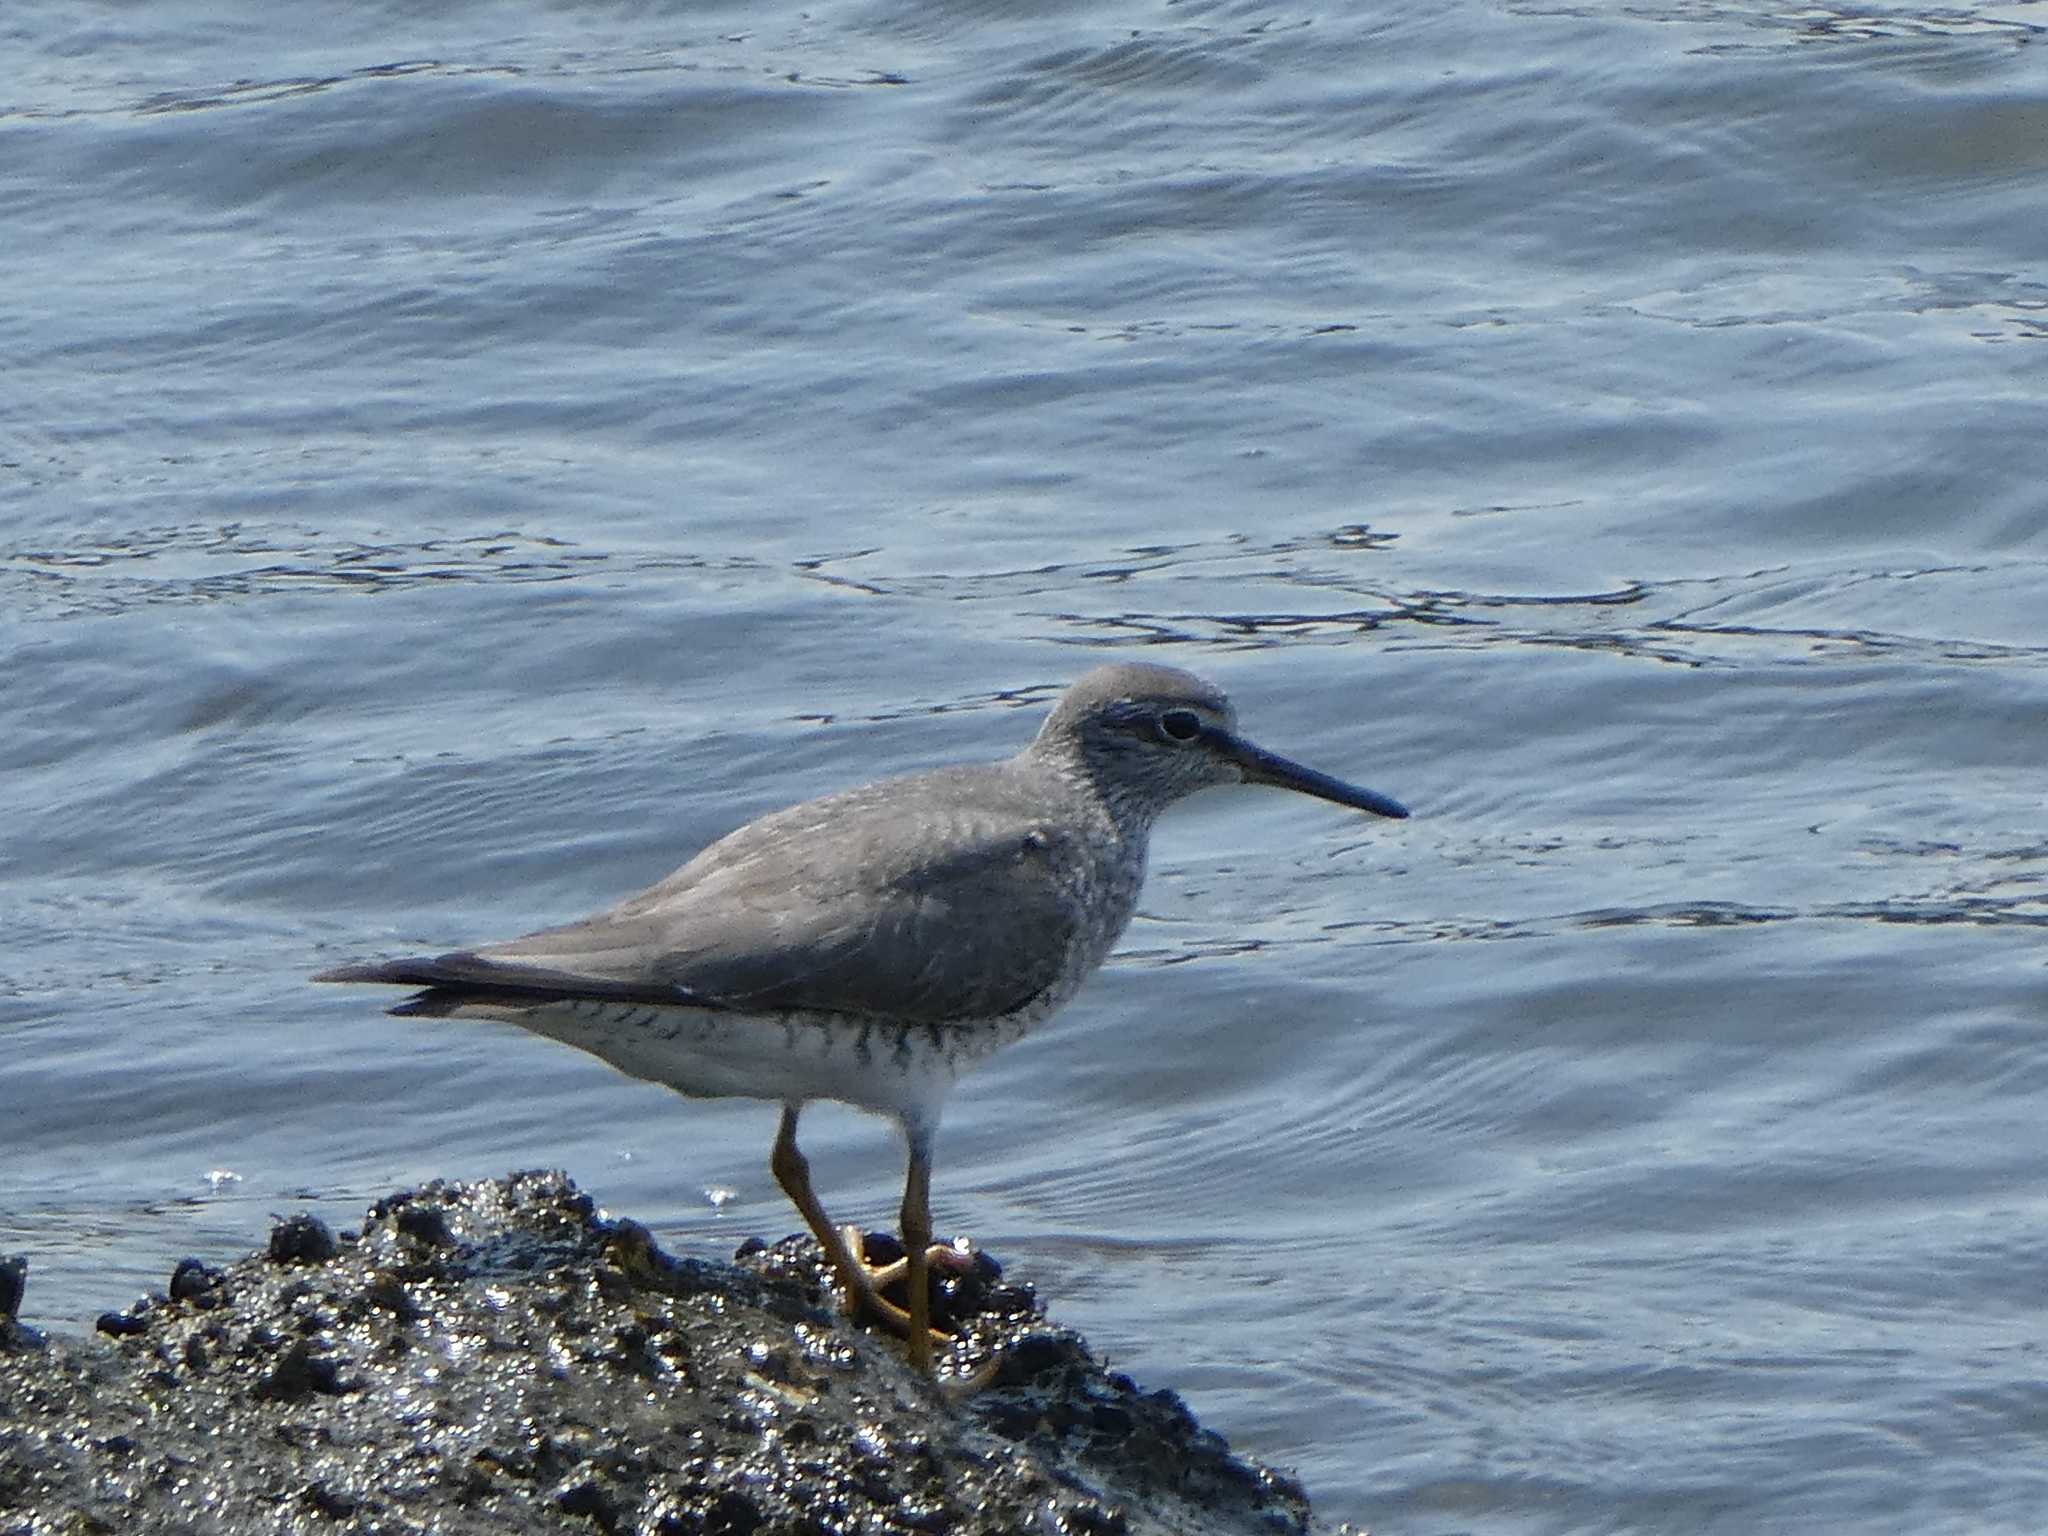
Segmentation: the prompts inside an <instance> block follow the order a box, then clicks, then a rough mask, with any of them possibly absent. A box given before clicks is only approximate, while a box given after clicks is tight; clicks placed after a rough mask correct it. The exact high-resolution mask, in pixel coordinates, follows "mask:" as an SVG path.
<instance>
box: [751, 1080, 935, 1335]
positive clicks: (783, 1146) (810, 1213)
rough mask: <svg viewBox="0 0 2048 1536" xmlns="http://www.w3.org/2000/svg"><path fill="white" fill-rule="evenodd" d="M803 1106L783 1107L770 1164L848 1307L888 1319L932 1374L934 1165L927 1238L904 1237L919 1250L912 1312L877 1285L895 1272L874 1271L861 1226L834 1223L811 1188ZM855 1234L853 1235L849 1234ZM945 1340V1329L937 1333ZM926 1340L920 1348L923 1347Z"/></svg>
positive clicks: (925, 1183)
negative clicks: (799, 1135) (929, 1273)
mask: <svg viewBox="0 0 2048 1536" xmlns="http://www.w3.org/2000/svg"><path fill="white" fill-rule="evenodd" d="M798 1107H799V1106H797V1105H795V1104H785V1105H783V1107H782V1124H781V1127H780V1128H779V1129H778V1130H777V1131H776V1133H775V1150H774V1151H773V1152H772V1153H770V1154H769V1158H768V1167H769V1169H770V1170H771V1171H772V1172H773V1173H774V1174H775V1182H776V1183H778V1184H780V1185H781V1186H782V1192H783V1193H784V1194H786V1195H788V1196H789V1200H790V1204H792V1205H794V1206H795V1207H796V1208H797V1210H798V1212H799V1213H800V1214H801V1215H802V1216H803V1218H804V1225H805V1226H807V1227H809V1228H810V1229H811V1236H813V1237H815V1238H816V1239H817V1240H818V1246H819V1247H821V1248H823V1249H824V1250H825V1258H826V1260H827V1262H829V1263H830V1264H831V1266H832V1272H833V1274H835V1275H837V1276H838V1277H839V1284H840V1285H841V1286H842V1287H843V1288H844V1289H845V1291H846V1309H847V1311H849V1312H851V1313H852V1314H854V1315H855V1316H856V1317H863V1316H864V1317H869V1318H872V1319H873V1320H874V1321H876V1322H878V1323H880V1324H882V1326H883V1327H885V1328H887V1329H889V1330H890V1332H892V1333H896V1334H900V1335H901V1336H903V1337H904V1338H905V1339H908V1340H909V1341H910V1345H909V1353H910V1359H911V1363H912V1364H913V1365H916V1366H917V1367H918V1368H919V1369H920V1370H922V1371H923V1372H924V1373H925V1374H926V1375H930V1374H931V1358H932V1339H933V1338H934V1337H935V1335H934V1334H933V1332H932V1329H931V1315H930V1314H931V1298H930V1296H929V1294H928V1293H927V1291H926V1290H925V1282H924V1271H925V1269H926V1267H927V1264H928V1260H927V1259H926V1257H925V1252H924V1244H926V1243H928V1242H930V1240H931V1217H930V1213H929V1205H928V1202H929V1192H930V1187H931V1166H930V1163H929V1161H926V1162H924V1164H923V1168H924V1172H923V1175H922V1182H921V1184H920V1185H919V1188H921V1189H923V1190H924V1191H925V1198H926V1202H927V1204H926V1214H925V1216H924V1220H923V1226H922V1228H921V1230H922V1231H923V1233H924V1237H923V1238H922V1240H921V1241H920V1242H919V1243H918V1244H917V1245H916V1247H915V1248H914V1249H912V1248H911V1245H910V1241H909V1234H908V1232H907V1231H906V1233H905V1236H904V1241H905V1248H906V1250H907V1251H914V1252H915V1253H916V1255H917V1260H918V1262H917V1263H916V1265H914V1266H912V1267H911V1269H910V1272H909V1276H908V1278H909V1279H910V1281H911V1287H910V1298H911V1311H909V1312H906V1311H904V1310H903V1309H902V1308H901V1307H899V1306H897V1305H896V1304H895V1303H894V1302H891V1301H889V1300H887V1299H885V1298H884V1297H883V1296H882V1295H881V1294H880V1293H879V1292H878V1291H877V1289H876V1286H877V1283H878V1282H877V1280H876V1276H877V1275H878V1274H880V1275H882V1276H883V1277H884V1278H883V1279H882V1280H881V1281H880V1282H879V1283H882V1284H886V1283H888V1280H889V1279H892V1278H894V1277H893V1274H892V1273H891V1271H892V1270H893V1269H894V1266H893V1265H892V1266H890V1267H889V1269H885V1270H880V1271H877V1270H871V1269H869V1268H868V1266H867V1264H866V1262H865V1261H864V1260H863V1259H862V1258H861V1257H860V1254H859V1248H858V1245H859V1242H860V1234H859V1231H858V1230H857V1229H855V1228H852V1227H846V1228H840V1227H835V1226H833V1225H832V1218H831V1217H829V1216H827V1215H826V1214H825V1207H824V1204H823V1203H822V1202H821V1201H820V1200H819V1199H818V1195H817V1191H816V1190H814V1189H812V1187H811V1165H810V1161H809V1159H807V1158H806V1157H805V1156H804V1154H803V1151H802V1149H800V1148H799V1147H798V1146H797V1144H796V1117H797V1110H798ZM917 1164H918V1160H917V1158H916V1157H915V1155H914V1154H913V1158H912V1168H913V1174H915V1171H916V1168H917ZM909 1201H910V1190H909V1189H908V1188H906V1189H905V1191H904V1202H905V1205H904V1208H905V1210H906V1212H907V1211H908V1210H909ZM849 1234H850V1236H849ZM936 1337H938V1338H939V1339H942V1340H943V1339H944V1338H945V1335H944V1334H938V1335H936ZM920 1343H922V1344H923V1350H922V1352H920V1350H919V1348H918V1346H919V1344H920Z"/></svg>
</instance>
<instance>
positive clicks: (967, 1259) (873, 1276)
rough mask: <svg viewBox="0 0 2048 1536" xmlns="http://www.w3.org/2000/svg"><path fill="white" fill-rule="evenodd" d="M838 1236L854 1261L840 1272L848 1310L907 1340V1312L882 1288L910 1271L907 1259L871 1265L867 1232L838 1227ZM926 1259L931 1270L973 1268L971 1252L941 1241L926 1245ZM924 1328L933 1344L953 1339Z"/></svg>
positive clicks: (956, 1270)
mask: <svg viewBox="0 0 2048 1536" xmlns="http://www.w3.org/2000/svg"><path fill="white" fill-rule="evenodd" d="M839 1238H840V1241H841V1242H842V1243H844V1244H845V1247H846V1254H847V1257H848V1258H850V1259H851V1260H852V1261H853V1267H852V1269H851V1271H850V1272H847V1271H842V1272H841V1274H840V1277H839V1281H840V1284H841V1285H842V1286H843V1287H844V1288H845V1291H846V1299H845V1305H846V1310H847V1313H848V1314H849V1315H850V1316H853V1317H856V1318H865V1319H867V1320H868V1321H870V1322H874V1323H879V1324H881V1326H883V1327H884V1328H886V1329H888V1330H889V1331H890V1332H891V1333H893V1334H895V1335H896V1336H897V1337H898V1338H899V1339H909V1338H910V1336H911V1333H912V1330H913V1326H914V1325H913V1324H912V1322H911V1320H910V1313H909V1312H908V1311H906V1310H905V1309H904V1308H902V1307H900V1306H898V1305H897V1304H896V1303H895V1302H893V1301H891V1300H890V1299H889V1298H888V1297H886V1296H884V1295H883V1294H882V1291H883V1289H884V1288H885V1287H887V1286H890V1285H894V1284H895V1283H896V1282H897V1281H899V1280H901V1279H902V1278H903V1277H904V1276H905V1275H906V1274H908V1273H909V1270H910V1260H909V1259H908V1258H898V1259H893V1260H891V1261H890V1262H889V1263H887V1264H870V1263H869V1262H868V1261H867V1251H866V1250H867V1235H866V1234H865V1233H863V1232H862V1231H861V1229H860V1228H859V1227H855V1226H844V1227H841V1228H840V1229H839ZM941 1254H946V1255H950V1257H948V1258H943V1259H942V1258H940V1257H938V1255H941ZM925 1259H926V1262H927V1263H929V1264H930V1265H931V1266H932V1268H933V1269H934V1270H939V1269H940V1267H941V1266H942V1265H943V1266H944V1271H945V1272H950V1273H960V1272H961V1265H962V1263H963V1262H964V1264H965V1266H966V1267H968V1268H972V1267H973V1263H974V1260H973V1257H972V1255H968V1254H962V1253H961V1252H960V1250H958V1249H957V1248H953V1247H951V1246H949V1245H947V1244H943V1243H933V1244H932V1245H931V1246H930V1247H929V1248H927V1249H926V1250H925ZM926 1331H927V1332H928V1333H929V1334H930V1336H931V1341H932V1343H933V1344H935V1345H946V1344H950V1343H952V1342H953V1336H952V1335H951V1334H950V1333H946V1332H943V1331H942V1330H940V1329H937V1328H928V1329H927V1330H926ZM913 1353H915V1351H913Z"/></svg>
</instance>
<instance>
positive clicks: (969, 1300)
mask: <svg viewBox="0 0 2048 1536" xmlns="http://www.w3.org/2000/svg"><path fill="white" fill-rule="evenodd" d="M880 1247H881V1245H880V1244H879V1243H876V1244H871V1248H870V1257H871V1259H873V1260H875V1261H878V1262H879V1261H881V1260H883V1259H885V1258H886V1257H887V1254H886V1253H884V1252H882V1251H880ZM0 1270H4V1275H0V1279H4V1281H5V1284H4V1285H0V1300H4V1301H7V1302H9V1303H10V1305H9V1306H8V1307H6V1308H0V1536H29V1533H34V1536H45V1533H51V1536H54V1533H64V1536H73V1533H87V1532H102V1531H107V1532H111V1531H128V1530H149V1531H165V1532H184V1531H193V1532H198V1531H206V1532H227V1533H236V1532H258V1531H261V1532H280V1531H360V1532H372V1531H374V1532H379V1533H394V1536H395V1533H404V1532H429V1531H431V1532H446V1533H458V1532H485V1531H489V1532H507V1531H510V1532H519V1531H601V1532H606V1533H613V1532H632V1533H636V1536H637V1533H650V1536H687V1533H698V1536H751V1533H761V1536H825V1533H836V1532H856V1531H857V1532H861V1533H874V1536H880V1533H889V1532H963V1533H980V1532H988V1533H996V1532H1003V1533H1012V1532H1014V1533H1020V1536H1021V1533H1071V1536H1092V1533H1103V1536H1109V1533H1133V1536H1137V1533H1149V1532H1161V1533H1164V1532H1175V1533H1180V1532H1260V1533H1266V1536H1277V1533H1283V1532H1297V1531H1306V1530H1308V1529H1309V1528H1310V1527H1309V1510H1308V1501H1307V1499H1306V1497H1305V1496H1304V1495H1303V1493H1302V1491H1301V1489H1300V1487H1299V1485H1298V1484H1296V1483H1294V1482H1293V1481H1292V1480H1291V1479H1289V1478H1287V1477H1285V1476H1282V1475H1279V1474H1275V1473H1271V1472H1268V1471H1266V1470H1264V1469H1261V1468H1258V1467H1256V1466H1253V1465H1251V1464H1249V1463H1247V1462H1245V1461H1243V1460H1240V1459H1238V1458H1236V1457H1234V1456H1232V1455H1231V1454H1230V1452H1229V1449H1228V1447H1227V1446H1225V1445H1224V1443H1223V1441H1222V1440H1221V1439H1220V1438H1219V1437H1218V1436H1216V1435H1215V1434H1213V1433H1211V1432H1210V1431H1207V1430H1204V1429H1202V1428H1201V1427H1200V1426H1199V1425H1197V1424H1196V1423H1195V1421H1194V1420H1193V1419H1192V1418H1191V1417H1190V1416H1189V1414H1188V1412H1187V1410H1186V1408H1185V1407H1184V1406H1183V1405H1182V1404H1181V1403H1180V1401H1179V1399H1177V1398H1175V1397H1174V1396H1173V1395H1172V1394H1171V1393H1167V1392H1151V1393H1147V1392H1143V1391H1141V1390H1139V1389H1138V1388H1137V1387H1136V1386H1135V1385H1134V1384H1133V1383H1132V1382H1131V1381H1130V1380H1129V1379H1128V1378H1126V1377H1123V1376H1120V1375H1115V1374H1112V1373H1107V1372H1105V1371H1103V1370H1102V1368H1101V1367H1100V1366H1099V1365H1098V1364H1097V1363H1096V1362H1095V1361H1094V1359H1093V1358H1092V1357H1091V1356H1090V1355H1089V1353H1088V1351H1087V1348H1086V1346H1085V1345H1084V1344H1083V1343H1082V1341H1081V1340H1080V1339H1079V1338H1078V1337H1077V1336H1076V1335H1074V1334H1073V1333H1071V1332H1068V1331H1066V1330H1064V1329H1060V1328H1058V1327H1056V1326H1054V1325H1052V1324H1050V1323H1048V1322H1047V1321H1046V1320H1045V1318H1044V1317H1043V1315H1042V1314H1041V1313H1040V1311H1039V1309H1038V1307H1037V1304H1036V1301H1035V1298H1034V1297H1033V1296H1032V1293H1031V1292H1030V1290H1029V1289H1028V1288H1024V1287H1020V1286H1016V1285H1013V1284H1008V1283H1006V1282H1005V1281H1004V1279H1003V1277H1002V1275H1001V1272H1000V1270H998V1269H997V1268H996V1267H995V1266H994V1265H993V1264H992V1263H990V1262H988V1261H986V1260H985V1259H978V1260H977V1261H976V1262H975V1263H973V1264H971V1265H967V1266H963V1267H962V1272H961V1273H958V1274H947V1275H945V1276H944V1277H943V1278H942V1281H941V1284H942V1286H943V1294H942V1295H941V1296H940V1297H939V1298H938V1299H937V1305H936V1308H935V1313H936V1315H937V1316H939V1317H941V1318H944V1319H947V1320H948V1321H949V1323H950V1325H951V1326H952V1327H953V1328H954V1329H955V1330H956V1332H957V1335H958V1337H957V1341H956V1343H955V1345H954V1346H953V1349H952V1350H951V1352H950V1354H949V1355H948V1356H947V1363H948V1366H949V1367H950V1368H951V1369H952V1370H954V1371H955V1372H959V1373H965V1374H972V1375H974V1376H975V1377H976V1378H977V1381H978V1386H977V1388H976V1389H975V1390H971V1391H970V1390H966V1389H964V1388H962V1387H957V1386H956V1387H955V1388H953V1389H952V1390H935V1389H934V1388H932V1387H931V1386H930V1385H929V1384H927V1383H925V1382H923V1381H921V1380H920V1379H919V1378H917V1377H916V1376H915V1375H913V1374H912V1373H911V1371H910V1370H909V1368H908V1366H907V1365H906V1364H905V1363H904V1360H903V1354H902V1350H901V1347H900V1346H899V1345H898V1344H897V1343H896V1342H895V1341H894V1340H892V1339H889V1338H887V1337H884V1336H881V1335H878V1334H874V1333H871V1332H868V1331H866V1330H862V1329H855V1328H853V1327H851V1326H849V1325H848V1324H847V1323H846V1322H845V1321H844V1320H843V1319H842V1318H841V1317H840V1316H839V1315H838V1313H837V1311H836V1309H835V1307H834V1305H833V1299H832V1293H831V1291H830V1288H829V1287H828V1286H827V1285H826V1284H825V1277H824V1275H823V1273H822V1270H821V1267H820V1262H819V1256H818V1252H817V1250H816V1248H815V1246H813V1245H812V1244H810V1243H809V1242H808V1241H805V1240H798V1239H789V1240H786V1241H784V1242H782V1243H779V1244H776V1245H774V1246H762V1245H760V1244H750V1245H748V1247H747V1248H745V1249H743V1250H742V1252H741V1255H740V1257H739V1258H738V1259H737V1260H736V1261H735V1262H734V1263H731V1264H712V1263H704V1262H699V1261H695V1260H691V1259H675V1258H670V1257H669V1256H667V1255H666V1254H664V1253H662V1252H661V1251H660V1250H659V1249H658V1248H657V1247H656V1246H655V1245H654V1244H653V1242H652V1241H651V1240H650V1239H649V1237H648V1234H647V1233H646V1231H645V1230H644V1229H643V1228H641V1227H639V1226H637V1225H635V1224H634V1223H631V1222H611V1221H604V1220H600V1219H599V1218H598V1217H597V1215H596V1212H595V1210H594V1208H593V1206H592V1203H591V1201H590V1200H589V1199H588V1197H586V1196H585V1195H583V1194H582V1193H580V1192H579V1191H578V1190H577V1189H576V1188H575V1186H574V1185H572V1184H571V1183H569V1181H568V1180H567V1179H565V1178H563V1177H562V1176H561V1175H559V1174H553V1173H532V1174H517V1175H514V1176H513V1177H511V1178H509V1179H504V1180H495V1181H491V1182H486V1183H478V1184H467V1185H459V1184H433V1185H429V1186H428V1187H426V1188H425V1189H421V1190H417V1191H412V1192H408V1193H404V1194H399V1195H394V1196H391V1197H390V1198H388V1199H386V1200H383V1201H380V1202H379V1203H378V1204H377V1205H376V1206H374V1207H373V1208H372V1209H371V1211H370V1213H369V1217H368V1219H367V1220H366V1221H365V1223H364V1225H363V1229H362V1231H361V1232H360V1233H342V1234H337V1233H334V1232H332V1231H330V1230H329V1229H327V1228H326V1227H325V1226H324V1225H322V1224H321V1223H319V1222H317V1221H313V1220H311V1219H310V1218H306V1217H294V1218H292V1219H291V1220H290V1221H287V1222H285V1223H282V1224H281V1225H280V1226H279V1227H278V1228H277V1230H276V1231H275V1232H274V1233H273V1234H272V1238H271V1242H270V1244H269V1246H268V1248H267V1250H266V1251H265V1252H264V1253H262V1254H259V1255H256V1256H253V1257H250V1258H248V1259H244V1260H242V1261H241V1262H239V1263H236V1264H233V1265H231V1266H229V1267H227V1268H225V1269H216V1268H213V1267H210V1266H208V1265H206V1264H203V1263H200V1262H198V1261H196V1260H186V1261H185V1262H184V1263H181V1264H180V1265H178V1266H177V1269H176V1270H175V1272H174V1273H173V1275H172V1276H171V1279H170V1283H169V1286H168V1288H167V1290H166V1292H165V1293H164V1294H162V1295H160V1296H152V1297H149V1298H146V1299H145V1300H143V1301H141V1302H139V1303H137V1304H136V1305H135V1306H134V1307H131V1308H129V1309H128V1310H127V1311H125V1312H122V1313H108V1314H106V1315H105V1316H103V1317H102V1318H101V1319H100V1323H99V1331H100V1333H101V1334H102V1335H104V1337H102V1338H99V1339H89V1340H83V1341H63V1340H58V1341H46V1340H44V1339H42V1338H40V1337H39V1336H38V1335H36V1334H35V1333H34V1332H33V1330H30V1329H27V1328H25V1327H24V1326H22V1325H21V1324H20V1323H18V1322H17V1321H16V1319H15V1317H14V1310H15V1304H18V1303H19V1300H20V1297H21V1286H22V1274H21V1271H20V1268H19V1266H18V1265H12V1266H10V1265H7V1264H5V1263H0Z"/></svg>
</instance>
